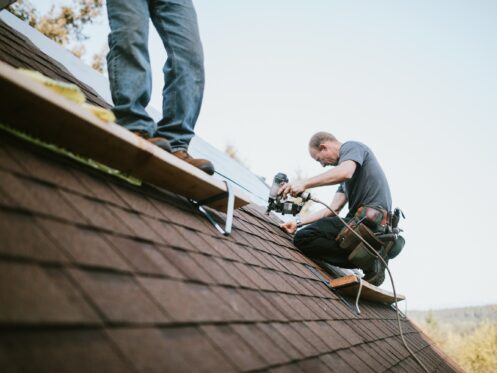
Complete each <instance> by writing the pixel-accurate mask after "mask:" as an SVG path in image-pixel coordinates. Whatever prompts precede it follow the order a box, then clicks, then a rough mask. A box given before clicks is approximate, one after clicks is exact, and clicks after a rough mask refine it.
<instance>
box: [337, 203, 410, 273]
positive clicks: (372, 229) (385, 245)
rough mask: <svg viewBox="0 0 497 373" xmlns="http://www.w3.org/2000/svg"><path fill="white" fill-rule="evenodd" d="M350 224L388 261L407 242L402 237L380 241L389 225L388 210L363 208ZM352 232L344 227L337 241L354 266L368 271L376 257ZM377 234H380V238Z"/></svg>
mask: <svg viewBox="0 0 497 373" xmlns="http://www.w3.org/2000/svg"><path fill="white" fill-rule="evenodd" d="M348 224H349V225H350V227H351V228H352V230H353V231H354V232H355V233H357V234H358V235H359V236H361V237H362V238H363V239H364V240H365V241H366V242H367V243H368V244H369V245H371V246H372V247H373V249H375V251H376V252H377V253H378V254H380V255H382V256H386V258H387V259H393V258H394V257H396V256H397V255H398V254H399V253H400V251H401V250H402V248H403V247H404V244H405V241H404V238H403V237H401V236H395V238H394V239H390V240H382V239H379V237H381V233H383V232H385V229H386V228H387V225H388V212H387V211H386V210H383V209H379V208H373V207H369V206H364V207H361V208H359V209H358V210H357V213H356V214H355V216H354V218H353V219H352V220H351V221H350V222H349V223H348ZM352 230H351V229H349V228H348V227H344V228H343V229H342V230H341V231H340V233H339V234H338V236H337V238H336V240H337V241H338V245H339V247H340V248H342V249H344V250H346V251H348V252H349V253H350V254H349V256H348V260H349V261H350V262H351V263H352V264H354V265H355V266H356V267H357V268H360V269H362V270H367V269H368V268H370V267H371V265H372V264H373V263H374V261H375V259H376V255H375V254H374V253H372V252H371V250H370V249H369V248H368V247H367V246H366V245H365V244H364V242H362V241H361V240H360V239H359V237H357V236H356V235H355V234H354V233H353V232H352ZM375 233H379V234H380V235H379V237H377V236H376V235H375Z"/></svg>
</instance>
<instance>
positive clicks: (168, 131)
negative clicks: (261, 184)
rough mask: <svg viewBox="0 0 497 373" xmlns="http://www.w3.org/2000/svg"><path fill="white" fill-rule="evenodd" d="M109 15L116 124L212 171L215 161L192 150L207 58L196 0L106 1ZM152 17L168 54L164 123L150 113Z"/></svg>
mask: <svg viewBox="0 0 497 373" xmlns="http://www.w3.org/2000/svg"><path fill="white" fill-rule="evenodd" d="M107 14H108V17H109V24H110V28H111V33H110V35H109V53H108V54H107V66H108V71H109V81H110V87H111V91H112V100H113V102H114V105H115V106H114V109H113V111H114V113H115V115H116V118H117V123H119V124H120V125H122V126H124V127H125V128H127V129H129V130H130V131H132V132H133V133H135V134H136V135H138V136H140V137H143V138H145V139H147V140H148V141H150V142H151V143H153V144H154V145H157V146H159V147H160V148H162V149H164V150H166V151H168V152H171V153H172V154H173V155H175V156H176V157H178V158H179V159H182V160H184V161H185V162H188V163H190V164H191V165H193V166H195V167H198V168H199V169H201V170H202V171H205V172H206V173H208V174H210V175H212V174H213V173H214V166H213V164H212V163H211V162H210V161H208V160H205V159H194V158H192V157H190V155H189V154H188V145H189V144H190V141H191V139H192V138H193V136H194V135H195V132H194V128H195V123H196V121H197V118H198V115H199V112H200V107H201V104H202V97H203V93H204V57H203V51H202V44H201V42H200V36H199V30H198V24H197V15H196V12H195V9H194V7H193V3H192V0H174V1H173V0H132V1H120V0H107ZM149 19H151V20H152V23H153V24H154V26H155V28H156V30H157V32H158V33H159V35H160V37H161V39H162V42H163V44H164V47H165V49H166V52H167V60H166V62H165V64H164V68H163V72H164V88H163V90H162V95H163V104H162V119H161V120H160V121H159V123H155V122H154V120H153V119H152V118H151V117H150V116H149V115H148V113H147V112H146V111H145V107H146V106H147V105H148V103H149V101H150V97H151V91H152V72H151V67H150V58H149V54H148V29H149Z"/></svg>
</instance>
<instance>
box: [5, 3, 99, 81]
mask: <svg viewBox="0 0 497 373" xmlns="http://www.w3.org/2000/svg"><path fill="white" fill-rule="evenodd" d="M103 5H104V2H103V0H71V1H70V5H60V6H58V7H55V6H54V5H53V6H52V7H51V8H50V10H49V11H48V13H46V14H42V15H40V14H39V12H38V11H37V9H36V8H35V7H34V6H33V5H32V4H31V2H30V1H29V0H18V1H17V2H15V3H14V4H12V5H10V6H9V8H8V10H9V11H10V12H11V13H12V14H14V15H15V16H17V17H18V18H20V19H21V20H23V21H25V22H27V23H29V25H30V26H31V27H34V28H36V29H37V30H38V31H40V32H41V33H42V34H44V35H45V36H46V37H48V38H49V39H52V40H53V41H55V42H56V43H58V44H60V45H62V46H63V47H66V48H68V49H70V50H71V52H72V53H73V54H74V55H75V56H77V57H82V56H83V55H84V54H85V46H84V44H83V42H84V41H85V40H87V39H88V36H86V34H85V30H86V28H87V26H88V25H90V24H92V23H93V22H95V21H96V20H98V19H99V17H100V16H101V15H102V8H103ZM104 52H105V50H102V51H101V52H100V53H97V54H96V55H95V56H93V57H92V67H93V68H94V69H96V70H97V71H100V72H103V71H104V67H105V63H104V58H103V55H104Z"/></svg>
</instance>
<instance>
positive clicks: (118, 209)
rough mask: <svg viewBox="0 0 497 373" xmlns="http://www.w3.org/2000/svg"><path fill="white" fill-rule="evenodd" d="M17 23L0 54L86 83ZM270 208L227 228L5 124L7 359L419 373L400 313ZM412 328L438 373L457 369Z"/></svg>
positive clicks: (128, 367)
mask: <svg viewBox="0 0 497 373" xmlns="http://www.w3.org/2000/svg"><path fill="white" fill-rule="evenodd" d="M7 27H8V26H6V25H4V24H2V22H0V59H1V60H3V61H6V62H8V63H10V64H11V65H14V66H24V67H29V68H33V69H36V70H39V71H41V72H43V73H45V74H46V75H48V76H51V77H54V78H59V79H60V78H62V79H64V80H66V81H72V82H74V83H76V84H78V85H80V86H81V85H82V83H80V82H78V81H77V79H76V78H74V77H73V76H72V75H70V74H69V73H67V72H65V71H64V69H63V67H61V66H58V65H57V64H56V63H55V62H54V61H50V60H49V59H47V58H46V56H43V55H40V56H38V54H37V53H38V52H37V49H36V47H35V46H33V45H31V44H29V43H30V42H29V40H24V39H23V38H22V35H19V34H18V33H16V31H15V30H13V29H9V28H7ZM66 75H67V76H66ZM82 88H83V90H84V92H85V94H86V95H87V96H88V97H89V99H90V100H91V101H92V102H93V103H97V104H98V103H99V100H100V98H99V97H98V96H97V95H96V94H94V93H92V92H91V88H90V87H87V86H86V87H85V86H82ZM36 120H37V121H39V125H40V126H43V120H44V118H36ZM1 121H2V118H1V113H0V123H1ZM263 212H264V211H263V208H262V207H260V206H256V205H250V206H249V207H247V208H243V209H241V210H238V211H236V213H235V219H234V232H233V234H232V235H231V236H230V237H228V238H225V237H222V236H220V235H219V234H218V233H217V231H216V230H215V229H214V228H213V227H211V226H210V225H209V224H208V223H207V222H206V220H205V219H204V218H203V217H202V216H200V215H198V214H197V213H195V211H194V210H193V209H192V206H191V205H190V204H189V202H188V201H186V200H185V199H184V198H182V197H179V196H177V195H174V194H171V193H168V192H165V191H161V190H158V189H157V188H154V187H152V186H148V185H143V186H141V187H136V186H131V185H129V184H127V183H125V182H124V181H122V180H119V179H117V178H113V177H111V176H109V175H105V174H102V173H99V172H97V171H95V170H93V169H90V168H89V167H87V166H83V165H81V164H79V163H76V162H74V161H72V160H69V159H66V158H62V157H61V156H59V155H55V154H53V153H50V152H48V151H47V150H43V149H41V148H38V147H35V146H33V145H31V144H29V143H26V142H24V141H21V140H19V139H16V138H13V137H12V136H11V135H7V134H6V133H5V132H3V131H0V371H1V372H18V371H27V372H31V371H32V372H45V371H46V372H54V371H70V372H79V371H81V372H87V371H105V372H128V371H132V372H137V371H157V372H165V371H212V372H218V371H253V370H270V371H285V372H286V371H295V372H300V371H305V372H319V371H327V372H328V371H331V372H373V371H374V372H376V371H387V370H390V371H407V372H416V371H421V370H420V367H419V366H417V365H416V363H415V362H414V360H413V359H412V357H410V356H409V355H408V352H407V351H406V350H405V348H404V346H403V345H402V342H401V339H400V336H399V331H398V329H397V325H396V313H395V311H394V310H392V309H391V308H390V307H388V306H384V305H380V304H372V303H368V302H363V303H362V304H361V310H362V314H361V316H359V317H358V316H356V315H355V313H354V311H353V309H352V307H349V306H348V305H347V303H346V302H345V301H344V300H343V299H341V298H339V297H338V296H337V295H336V294H335V293H333V292H332V291H331V290H330V289H329V288H328V287H327V286H325V285H324V284H323V283H322V282H321V281H320V279H319V278H318V277H316V275H315V274H314V273H315V272H313V271H312V270H310V268H311V267H313V266H315V264H314V263H313V262H311V261H310V260H308V259H307V258H306V257H304V256H303V255H301V254H300V253H299V252H298V251H297V250H296V249H295V247H294V246H293V244H292V242H291V238H290V237H289V236H287V235H285V234H284V233H282V232H281V231H280V230H279V228H278V227H277V219H276V218H275V217H274V216H272V217H267V216H266V215H265V214H264V213H263ZM220 218H221V219H222V218H223V216H220ZM403 327H404V330H405V333H406V338H407V340H408V341H409V343H410V344H411V346H412V348H413V349H414V350H415V351H417V353H418V356H419V357H420V358H421V360H422V361H423V362H424V364H425V365H427V366H428V367H429V368H430V370H431V371H440V372H445V371H447V372H448V371H454V370H456V369H457V368H455V367H454V366H452V365H451V363H450V362H449V361H448V360H447V359H446V358H445V357H444V356H443V355H442V354H440V353H439V352H438V351H437V350H436V349H435V348H434V347H433V346H432V343H431V342H430V341H429V340H427V339H426V338H425V337H424V336H423V335H422V334H421V333H420V332H419V330H417V329H416V328H415V327H414V326H413V325H412V324H411V323H410V322H409V321H403Z"/></svg>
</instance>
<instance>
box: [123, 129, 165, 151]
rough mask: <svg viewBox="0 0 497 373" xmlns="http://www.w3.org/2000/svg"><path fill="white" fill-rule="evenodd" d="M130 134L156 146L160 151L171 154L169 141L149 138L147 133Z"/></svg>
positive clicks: (135, 132)
mask: <svg viewBox="0 0 497 373" xmlns="http://www.w3.org/2000/svg"><path fill="white" fill-rule="evenodd" d="M131 132H133V133H134V134H135V135H136V136H138V137H141V138H142V139H145V140H147V141H148V142H150V143H152V144H154V145H155V146H158V147H159V148H161V149H162V150H165V151H166V152H168V153H171V150H172V149H171V145H169V141H167V139H165V138H164V137H149V136H148V134H147V133H145V132H141V131H131Z"/></svg>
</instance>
